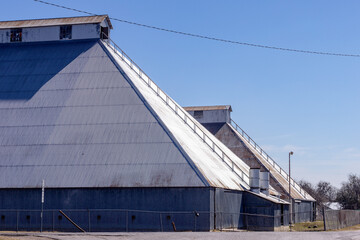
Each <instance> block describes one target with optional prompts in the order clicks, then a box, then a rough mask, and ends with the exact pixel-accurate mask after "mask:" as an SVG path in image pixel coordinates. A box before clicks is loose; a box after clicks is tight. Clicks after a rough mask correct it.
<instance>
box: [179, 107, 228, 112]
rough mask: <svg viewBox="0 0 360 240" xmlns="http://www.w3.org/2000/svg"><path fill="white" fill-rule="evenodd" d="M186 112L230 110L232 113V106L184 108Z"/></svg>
mask: <svg viewBox="0 0 360 240" xmlns="http://www.w3.org/2000/svg"><path fill="white" fill-rule="evenodd" d="M184 109H185V110H186V111H211V110H228V111H230V112H232V108H231V105H216V106H194V107H184Z"/></svg>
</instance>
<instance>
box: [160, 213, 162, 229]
mask: <svg viewBox="0 0 360 240" xmlns="http://www.w3.org/2000/svg"><path fill="white" fill-rule="evenodd" d="M160 230H161V231H162V232H163V224H162V218H161V213H160Z"/></svg>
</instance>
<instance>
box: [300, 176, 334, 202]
mask: <svg viewBox="0 0 360 240" xmlns="http://www.w3.org/2000/svg"><path fill="white" fill-rule="evenodd" d="M299 184H300V186H301V187H302V188H303V189H304V190H305V191H306V192H307V193H309V194H310V195H311V196H312V197H313V198H315V200H316V203H317V205H318V206H319V207H323V206H326V207H328V206H327V203H329V202H334V201H335V200H336V193H337V189H336V188H335V187H333V186H332V185H331V184H330V183H329V182H325V181H320V182H319V183H318V184H316V186H313V185H312V184H311V183H309V182H307V181H304V180H301V181H300V182H299Z"/></svg>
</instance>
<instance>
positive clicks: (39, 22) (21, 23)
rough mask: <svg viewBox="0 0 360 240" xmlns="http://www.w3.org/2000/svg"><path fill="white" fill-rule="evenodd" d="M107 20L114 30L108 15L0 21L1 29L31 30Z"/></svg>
mask: <svg viewBox="0 0 360 240" xmlns="http://www.w3.org/2000/svg"><path fill="white" fill-rule="evenodd" d="M104 20H106V21H107V23H108V25H109V27H110V28H111V29H112V28H113V27H112V24H111V21H110V19H109V16H108V15H95V16H85V17H66V18H46V19H31V20H17V21H0V29H9V28H31V27H49V26H57V25H76V24H89V23H101V22H102V21H104Z"/></svg>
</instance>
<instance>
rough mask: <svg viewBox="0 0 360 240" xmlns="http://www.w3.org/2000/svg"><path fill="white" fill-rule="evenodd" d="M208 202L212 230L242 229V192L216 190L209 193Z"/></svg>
mask: <svg viewBox="0 0 360 240" xmlns="http://www.w3.org/2000/svg"><path fill="white" fill-rule="evenodd" d="M210 201H211V203H210V205H211V210H212V212H214V218H212V219H211V220H212V226H213V228H215V229H224V228H225V229H226V228H244V224H243V215H242V213H243V192H241V191H232V190H226V189H219V188H216V189H213V190H212V191H211V197H210ZM213 223H215V224H213Z"/></svg>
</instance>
